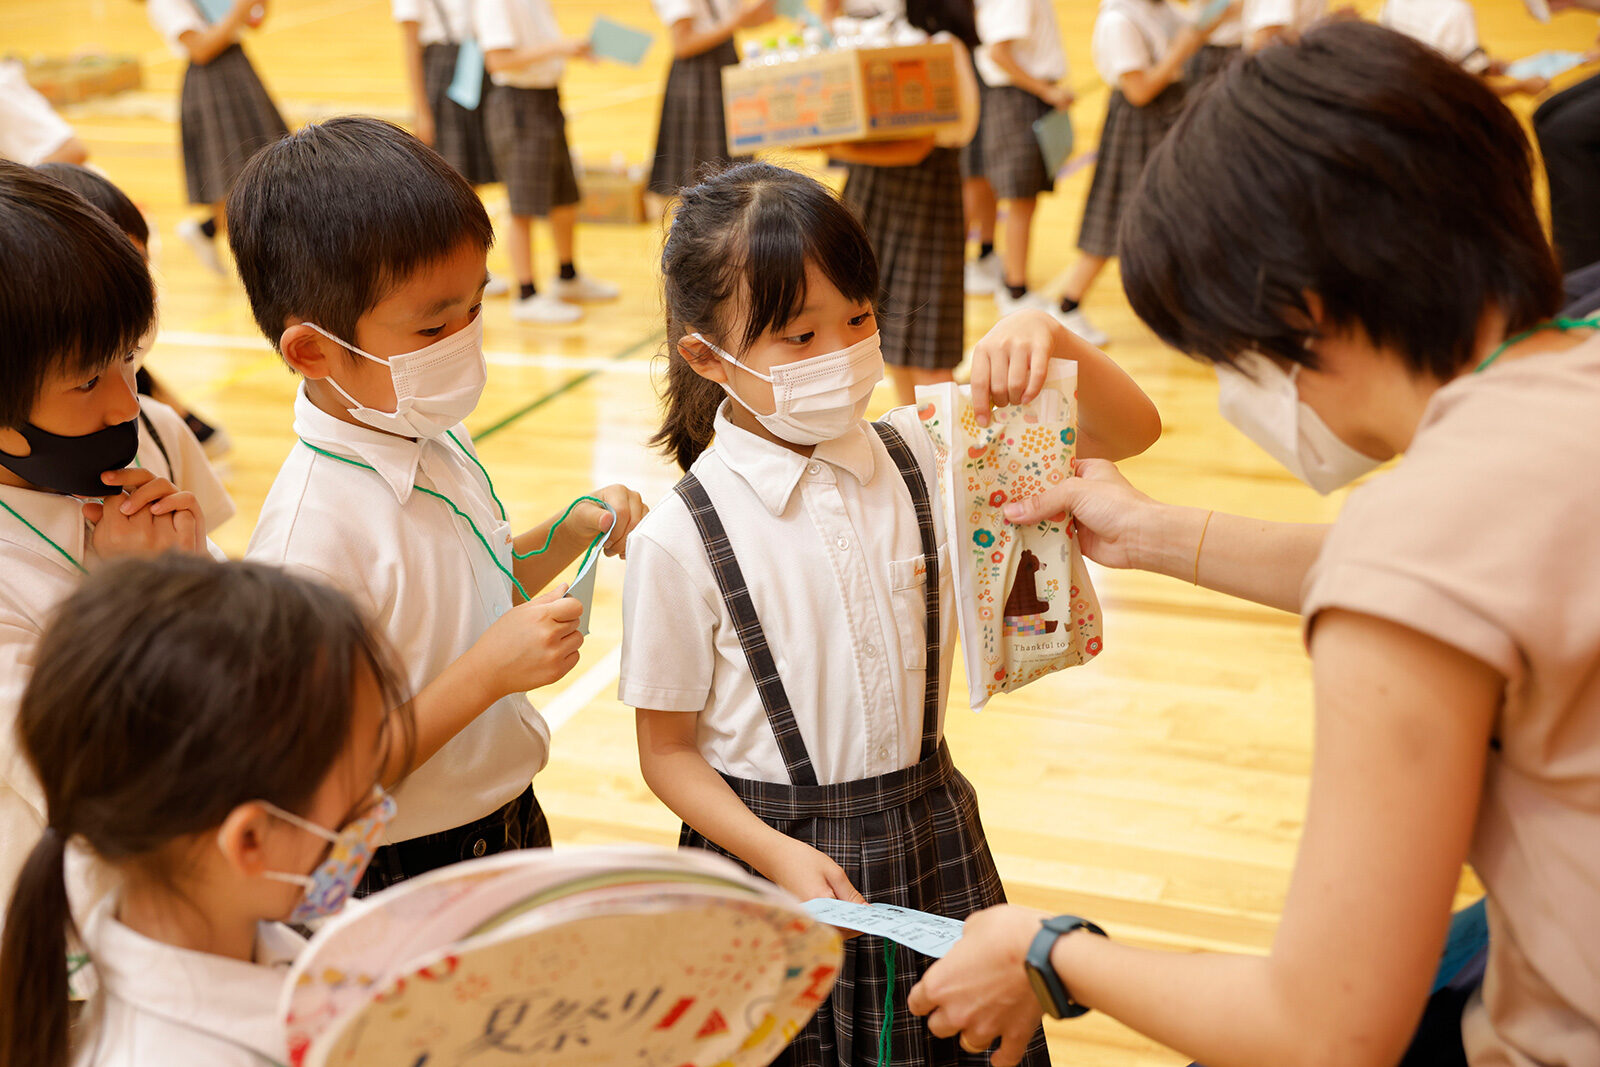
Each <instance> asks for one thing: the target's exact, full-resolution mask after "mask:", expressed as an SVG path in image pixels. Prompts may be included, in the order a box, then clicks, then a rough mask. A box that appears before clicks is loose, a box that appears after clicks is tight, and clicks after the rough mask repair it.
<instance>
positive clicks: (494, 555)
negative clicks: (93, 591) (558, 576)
mask: <svg viewBox="0 0 1600 1067" xmlns="http://www.w3.org/2000/svg"><path fill="white" fill-rule="evenodd" d="M450 440H452V441H454V442H455V443H456V446H457V447H458V448H460V449H461V452H462V454H463V455H465V456H466V457H467V458H468V459H470V460H472V462H473V464H474V465H476V466H477V468H478V470H480V471H482V472H483V480H484V481H485V482H486V483H487V484H488V486H489V495H490V496H491V497H493V498H494V503H495V507H497V508H499V509H500V520H501V521H502V522H504V521H505V518H506V509H505V505H504V504H502V503H500V497H499V495H498V494H496V493H495V491H494V480H493V479H492V478H490V477H489V472H488V471H487V470H485V469H484V466H483V464H482V463H479V462H478V457H476V456H474V455H473V454H472V452H471V450H469V449H468V448H467V447H466V446H465V445H463V444H462V443H461V441H460V439H459V438H457V437H456V435H455V431H453V430H452V431H450ZM300 443H301V444H303V445H305V446H306V447H307V448H309V449H310V450H311V451H313V452H315V453H316V454H317V455H319V456H323V457H325V458H327V459H331V460H335V461H337V462H339V463H343V464H346V465H348V466H351V467H358V468H360V469H361V470H368V471H373V472H376V471H377V468H376V467H374V466H373V465H372V464H370V463H363V462H361V461H360V460H359V459H351V458H350V457H349V456H341V455H339V454H338V453H337V452H329V451H328V450H327V449H326V448H318V447H317V446H316V445H314V444H312V443H311V442H310V441H307V440H306V439H305V438H303V437H302V438H301V439H300ZM412 488H413V489H415V490H416V491H417V492H419V493H422V494H424V495H425V496H431V497H433V498H434V499H435V500H439V501H442V502H443V503H444V505H445V507H447V508H449V509H450V510H451V511H452V512H454V513H455V516H456V518H458V519H460V520H461V521H462V522H464V523H466V524H467V529H469V530H471V531H472V536H474V537H476V538H477V539H478V543H479V544H481V545H482V546H483V550H484V551H485V552H487V553H489V562H490V563H493V564H494V566H495V569H496V570H498V571H499V572H500V573H501V574H503V575H505V576H506V577H507V578H509V579H511V584H512V586H513V587H514V588H515V589H516V590H517V592H519V593H521V594H522V599H523V600H532V599H533V597H531V596H529V595H528V591H527V589H525V588H523V585H522V582H521V581H519V580H518V579H517V576H516V574H515V572H513V571H512V570H511V568H510V567H507V566H506V565H505V564H504V563H501V562H500V554H499V553H498V552H496V551H495V550H494V546H492V545H490V544H489V539H488V538H487V537H485V536H483V531H482V530H480V529H478V524H477V523H475V522H473V521H472V516H470V515H468V514H467V513H466V512H464V511H462V510H461V509H460V508H458V507H456V503H455V501H454V500H451V499H450V498H449V497H447V496H445V495H444V494H443V493H440V492H437V491H435V490H433V489H428V488H426V487H424V486H420V485H415V484H413V485H412ZM585 501H588V502H591V503H595V504H599V505H600V506H601V507H603V508H605V509H606V510H607V511H611V508H610V507H609V506H608V505H607V504H606V502H605V501H603V500H599V499H597V498H595V497H592V496H581V497H579V498H578V499H577V500H574V501H573V502H572V503H571V504H570V505H569V506H568V507H567V510H566V511H564V512H562V513H561V518H559V519H557V520H556V521H555V522H554V523H552V524H551V526H550V532H549V534H547V535H546V536H545V539H544V547H542V548H540V549H537V550H536V551H533V552H518V551H517V550H516V549H515V548H513V549H512V550H511V554H512V556H514V557H516V558H517V559H527V558H528V557H530V556H537V555H541V554H542V553H544V552H547V551H549V549H550V545H551V543H552V542H553V541H554V539H555V535H556V528H557V527H559V526H560V525H561V524H562V523H563V522H565V521H566V519H567V516H569V515H571V514H572V511H573V509H574V508H576V507H577V506H578V505H579V504H582V503H584V502H585ZM4 506H5V505H4V502H0V507H4ZM6 510H7V511H11V509H10V508H6ZM12 514H14V515H15V514H16V513H15V512H12ZM615 516H616V513H615V512H612V521H613V522H615V521H616V517H615ZM17 517H18V518H19V519H21V518H22V516H20V515H18V516H17ZM22 521H23V522H25V523H26V522H27V521H28V520H26V519H23V520H22ZM29 528H30V529H32V527H31V525H30V527H29ZM34 532H35V533H38V531H37V530H34ZM608 533H610V531H609V530H601V531H600V532H599V533H598V534H597V535H596V536H595V539H594V540H593V541H591V542H589V547H588V549H587V550H585V551H584V553H583V559H582V561H581V562H580V563H579V565H578V566H579V570H580V571H581V570H582V569H583V567H584V566H585V565H586V564H588V562H589V558H590V557H591V556H593V555H594V552H595V550H596V549H597V548H599V547H600V544H601V542H603V541H604V540H605V539H606V535H607V534H608ZM39 536H40V537H44V535H43V534H39ZM45 540H47V541H49V540H50V539H49V538H48V537H46V538H45ZM50 543H51V544H52V545H55V542H54V541H50ZM56 551H58V552H61V549H60V546H57V547H56ZM61 554H62V555H66V553H65V552H62V553H61ZM67 558H68V559H72V557H71V556H67ZM73 562H74V563H76V562H77V561H76V560H73ZM80 569H82V568H80Z"/></svg>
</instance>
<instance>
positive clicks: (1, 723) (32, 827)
mask: <svg viewBox="0 0 1600 1067" xmlns="http://www.w3.org/2000/svg"><path fill="white" fill-rule="evenodd" d="M140 402H141V403H142V404H143V405H144V406H145V408H146V410H147V411H149V412H150V414H151V416H152V417H153V418H154V419H155V420H156V422H157V426H158V427H159V428H160V430H161V432H162V434H163V438H164V439H166V440H168V442H169V443H168V444H167V450H168V453H169V454H170V455H171V456H172V458H173V462H174V464H175V465H177V466H179V467H180V468H182V470H181V471H180V473H182V474H186V475H188V476H189V478H190V479H191V480H189V481H188V482H187V484H185V482H184V481H183V480H178V481H177V483H176V484H178V485H179V487H180V488H186V489H191V490H192V491H194V492H195V493H196V495H197V496H200V498H201V506H202V507H205V506H206V497H207V496H209V495H211V494H212V493H213V492H216V493H221V496H222V499H223V500H227V504H228V508H229V509H231V508H232V506H233V503H232V501H231V500H228V496H227V493H226V491H224V490H223V489H222V486H221V484H220V483H219V482H217V481H216V474H215V473H214V472H213V471H212V470H211V467H210V465H209V464H208V463H206V461H205V456H204V454H203V453H200V452H199V449H200V445H199V442H196V441H194V435H193V434H190V433H189V431H188V427H183V432H184V433H185V434H188V437H189V440H190V441H191V442H193V449H194V454H193V455H191V454H190V453H189V452H188V450H187V448H186V447H185V446H183V445H181V444H179V445H178V446H177V447H174V445H173V443H171V442H172V440H173V438H176V437H177V435H176V434H175V433H174V434H172V435H171V436H169V435H168V429H169V427H168V426H167V425H165V422H166V417H167V416H171V418H172V419H174V420H177V422H178V425H179V426H183V423H182V420H178V419H177V414H176V413H175V412H173V411H172V409H171V408H169V407H167V406H166V405H165V404H160V403H158V402H157V401H153V400H151V399H150V398H149V397H141V398H140ZM163 411H164V412H165V414H162V412H163ZM139 435H140V442H139V454H138V459H137V463H138V464H139V465H140V466H143V467H147V468H149V469H151V470H153V471H156V472H157V473H158V474H163V475H165V474H166V473H167V469H166V464H165V463H164V462H163V460H162V458H161V454H160V453H159V452H157V451H156V450H155V449H154V448H153V447H151V445H150V443H149V438H148V434H147V433H146V430H145V427H144V426H142V425H141V426H140V427H139ZM202 483H205V484H202ZM206 485H210V486H211V487H212V488H211V489H207V488H206ZM0 502H3V503H4V504H5V505H6V507H8V508H10V509H11V510H12V511H15V512H16V513H17V514H18V515H21V516H22V518H23V519H26V520H27V521H28V522H29V523H31V524H32V525H33V527H34V529H31V530H30V529H29V528H28V527H27V526H25V525H24V524H23V523H22V521H21V520H19V519H18V518H17V517H16V516H15V515H12V514H11V512H9V511H6V510H5V509H4V508H0V914H3V912H4V910H5V907H6V905H7V904H8V903H9V902H10V900H11V887H12V886H13V885H14V884H15V883H16V880H17V875H18V874H19V873H20V872H21V870H22V865H23V864H24V863H25V862H27V859H28V853H29V852H30V851H31V850H32V849H33V846H34V844H35V843H36V842H37V841H38V840H39V835H40V834H41V833H42V832H43V831H44V826H45V810H44V794H43V793H42V792H41V791H40V788H39V781H38V779H37V778H35V777H34V775H33V769H32V768H31V767H29V766H28V761H27V759H26V758H25V757H24V756H23V755H22V751H21V749H20V748H18V746H17V741H16V722H17V711H18V709H19V708H20V706H21V704H22V692H23V690H24V689H26V688H27V687H28V679H29V677H31V676H32V674H33V665H34V662H35V654H36V651H37V648H36V646H37V645H38V641H39V637H40V635H41V634H43V633H44V628H45V625H46V624H47V623H48V622H49V621H50V617H51V615H52V614H53V613H54V612H55V609H56V605H58V604H60V603H61V602H62V601H63V600H65V599H66V598H67V597H69V596H71V595H72V594H73V592H75V591H76V590H77V588H78V583H79V582H80V581H82V579H83V572H82V571H80V570H79V569H78V568H77V567H76V566H74V565H73V563H72V562H71V561H69V560H68V559H67V557H66V556H63V555H62V554H61V553H62V552H65V553H67V555H69V556H71V557H72V559H73V560H76V561H78V563H81V564H82V565H83V566H85V567H88V568H90V569H93V567H94V566H95V564H96V563H98V562H99V557H98V556H97V555H96V553H95V551H94V547H93V540H92V537H93V528H92V527H91V526H90V525H89V524H88V523H87V522H85V521H84V518H83V501H82V500H80V499H78V498H77V497H74V496H66V495H64V494H61V493H49V492H42V491H40V490H36V489H18V488H16V487H15V486H9V485H0ZM228 513H229V514H231V513H232V512H231V510H230V511H229V512H228ZM207 524H208V528H215V525H216V524H215V523H212V522H210V518H209V516H207ZM35 531H37V532H35ZM41 535H43V536H41ZM45 538H49V541H47V540H45ZM52 541H53V542H55V544H56V545H58V546H60V548H61V552H58V551H57V550H56V549H55V548H52V547H51V545H50V542H52ZM210 548H211V554H212V555H213V556H215V557H216V558H217V559H225V558H227V557H225V556H224V555H223V553H222V550H221V549H219V548H217V546H216V545H211V546H210ZM74 899H75V900H76V899H77V897H76V896H75V897H74Z"/></svg>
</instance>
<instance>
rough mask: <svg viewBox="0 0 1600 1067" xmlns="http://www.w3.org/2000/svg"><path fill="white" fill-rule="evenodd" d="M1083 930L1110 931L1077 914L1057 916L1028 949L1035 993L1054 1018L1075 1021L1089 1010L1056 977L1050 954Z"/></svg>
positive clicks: (1027, 962)
mask: <svg viewBox="0 0 1600 1067" xmlns="http://www.w3.org/2000/svg"><path fill="white" fill-rule="evenodd" d="M1078 929H1083V930H1088V931H1089V932H1090V933H1095V934H1099V935H1100V936H1101V937H1105V936H1106V932H1105V931H1104V930H1102V929H1101V928H1100V927H1099V926H1098V925H1096V924H1095V923H1092V922H1090V921H1089V920H1088V919H1080V918H1079V917H1078V916H1076V915H1057V916H1056V917H1055V918H1052V919H1045V920H1044V921H1043V922H1042V923H1041V924H1040V929H1039V932H1038V933H1037V934H1035V935H1034V938H1033V942H1032V944H1030V945H1029V946H1028V954H1027V957H1026V966H1027V969H1028V980H1029V982H1030V983H1031V984H1032V986H1033V991H1034V994H1035V995H1036V996H1038V998H1039V1003H1040V1004H1041V1005H1042V1006H1043V1007H1044V1009H1045V1011H1046V1012H1048V1013H1049V1014H1050V1016H1051V1017H1052V1018H1056V1019H1075V1018H1077V1017H1078V1016H1080V1015H1083V1014H1084V1013H1085V1012H1087V1011H1088V1010H1089V1009H1088V1008H1087V1007H1085V1006H1084V1005H1082V1004H1079V1003H1078V1002H1077V1001H1075V1000H1073V999H1072V994H1071V993H1069V992H1068V991H1067V987H1066V984H1065V983H1064V982H1062V981H1061V976H1060V975H1058V974H1056V969H1055V967H1054V966H1052V965H1051V963H1050V954H1051V952H1052V951H1053V950H1054V949H1055V946H1056V942H1057V941H1059V940H1060V939H1061V938H1063V937H1065V936H1066V935H1067V934H1070V933H1072V932H1073V931H1074V930H1078Z"/></svg>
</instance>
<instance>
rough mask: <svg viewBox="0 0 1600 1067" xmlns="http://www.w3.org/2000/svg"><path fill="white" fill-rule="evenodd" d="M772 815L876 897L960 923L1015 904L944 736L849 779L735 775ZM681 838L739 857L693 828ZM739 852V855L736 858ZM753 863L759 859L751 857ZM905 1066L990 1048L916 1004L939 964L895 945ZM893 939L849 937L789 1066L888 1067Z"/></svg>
mask: <svg viewBox="0 0 1600 1067" xmlns="http://www.w3.org/2000/svg"><path fill="white" fill-rule="evenodd" d="M728 784H729V785H730V786H732V787H733V790H734V792H736V793H738V794H739V799H740V800H742V801H744V803H745V804H746V806H748V807H749V808H750V810H751V811H752V812H754V813H755V814H756V815H757V816H758V817H759V818H760V819H762V821H764V822H766V823H767V825H769V826H771V827H773V828H774V829H776V830H778V831H779V832H781V833H783V834H785V835H786V836H788V837H792V838H795V839H796V840H799V841H804V842H805V843H806V844H808V845H811V846H812V847H813V848H816V849H817V850H818V851H820V852H822V853H824V854H825V855H827V856H828V857H829V858H830V859H832V860H833V861H834V862H835V863H837V864H838V865H839V866H840V867H842V868H844V871H845V873H846V874H847V875H849V876H850V882H851V884H852V885H854V886H855V887H856V888H857V889H859V890H860V891H861V893H862V895H863V896H865V897H866V898H867V900H869V901H871V902H873V903H884V904H897V905H899V906H901V907H905V908H916V909H918V910H920V911H929V912H933V913H935V914H938V915H946V916H949V917H951V918H955V919H965V918H966V917H967V916H968V915H971V914H972V913H973V912H975V911H978V910H979V909H981V908H987V907H991V906H993V905H995V904H1003V903H1005V899H1006V895H1005V889H1004V888H1003V887H1002V886H1001V884H1000V875H999V874H998V873H997V872H996V871H995V866H994V858H993V857H992V856H991V855H990V854H989V845H988V841H987V840H986V839H985V837H984V833H983V824H982V822H980V821H979V818H978V800H977V796H976V795H975V794H974V793H973V791H972V786H971V784H970V783H968V781H967V780H966V778H964V777H963V776H962V775H961V772H960V771H958V770H956V768H955V765H954V763H952V762H951V759H950V750H949V749H948V748H947V747H946V746H945V745H944V744H943V743H942V742H941V743H940V745H939V749H938V751H937V753H935V754H934V755H933V756H931V757H929V758H928V759H925V760H923V761H922V762H921V763H918V764H915V765H914V766H911V767H907V768H905V769H904V770H900V771H895V772H893V773H891V774H885V775H881V776H879V777H876V778H866V779H862V780H861V781H857V782H844V783H841V784H838V785H814V786H791V785H787V784H782V783H773V782H753V781H748V780H745V779H738V778H729V779H728ZM679 844H680V845H681V846H682V847H685V848H704V849H709V850H710V851H712V852H717V853H720V854H722V855H724V856H727V855H729V853H728V852H726V851H725V850H723V849H720V848H718V847H717V846H715V845H713V844H711V842H709V841H707V840H706V839H705V838H704V837H703V836H701V835H700V834H698V833H696V832H695V831H694V830H691V829H689V828H688V827H687V826H685V827H684V828H683V832H682V834H681V835H680V837H679ZM730 858H732V859H734V860H738V857H737V856H732V857H730ZM745 866H746V868H747V869H749V865H748V864H746V865H745ZM892 949H893V951H894V953H895V979H894V1001H893V1003H894V1023H893V1047H894V1056H893V1060H892V1062H893V1063H895V1064H906V1065H910V1064H916V1065H917V1067H983V1065H986V1064H988V1062H989V1054H988V1053H987V1052H984V1053H970V1052H964V1051H963V1050H962V1049H961V1046H960V1045H959V1044H958V1043H957V1040H956V1038H953V1037H952V1038H938V1037H934V1036H933V1034H932V1033H930V1032H929V1030H928V1026H927V1022H926V1021H925V1020H923V1019H920V1018H918V1017H916V1016H914V1015H912V1014H910V1013H909V1012H908V1011H907V1010H906V1006H905V1005H906V997H907V996H908V995H909V994H910V992H911V987H912V986H913V985H915V984H916V983H917V981H918V980H919V979H921V977H922V976H923V975H924V974H925V973H927V970H928V968H929V967H930V966H932V964H933V961H932V960H931V959H929V958H928V957H926V956H924V955H922V954H921V953H918V952H913V951H912V950H911V949H908V948H905V947H903V946H899V945H893V946H892ZM888 977H889V976H888V973H887V970H886V968H885V965H884V942H883V941H882V940H881V939H879V938H876V937H867V936H862V937H856V938H852V939H851V940H849V941H846V942H845V947H844V962H843V964H842V965H841V967H840V971H839V980H838V982H837V983H836V984H835V985H834V988H833V995H832V996H831V997H829V998H828V1002H827V1003H825V1004H823V1005H822V1007H821V1008H820V1009H819V1010H818V1012H817V1014H816V1016H815V1017H814V1018H812V1020H811V1021H810V1022H809V1023H808V1024H806V1027H805V1029H803V1030H801V1031H800V1033H799V1035H798V1036H796V1038H795V1039H794V1041H793V1042H792V1043H791V1044H790V1045H789V1047H788V1048H787V1049H785V1050H784V1051H783V1053H782V1054H781V1055H780V1056H779V1057H778V1058H777V1059H776V1060H774V1061H773V1063H774V1064H781V1065H783V1067H877V1062H878V1036H879V1034H880V1033H881V1032H882V1030H883V1025H884V1011H883V1007H884V998H885V995H886V994H887V993H888V992H889V981H888ZM1022 1062H1023V1064H1024V1065H1025V1067H1046V1065H1048V1064H1049V1062H1050V1054H1049V1051H1048V1050H1047V1049H1046V1047H1045V1038H1044V1031H1043V1030H1042V1029H1041V1030H1039V1031H1038V1032H1037V1033H1036V1034H1034V1038H1033V1042H1032V1044H1031V1045H1030V1046H1029V1048H1028V1052H1027V1055H1026V1057H1025V1058H1024V1059H1023V1061H1022Z"/></svg>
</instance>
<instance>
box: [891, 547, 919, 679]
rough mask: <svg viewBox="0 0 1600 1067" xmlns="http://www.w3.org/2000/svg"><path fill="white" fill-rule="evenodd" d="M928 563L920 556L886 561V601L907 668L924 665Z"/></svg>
mask: <svg viewBox="0 0 1600 1067" xmlns="http://www.w3.org/2000/svg"><path fill="white" fill-rule="evenodd" d="M927 587H928V565H927V561H926V560H924V559H923V558H922V557H921V556H917V557H915V558H914V559H900V560H894V561H893V562H891V563H890V564H889V601H890V607H891V609H892V610H893V611H894V624H895V628H896V630H897V631H898V632H899V635H900V655H901V657H902V659H903V662H904V663H905V665H906V669H907V670H910V671H920V670H926V669H927V667H928V603H927V601H926V600H925V599H924V598H923V591H924V590H925V589H927Z"/></svg>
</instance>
